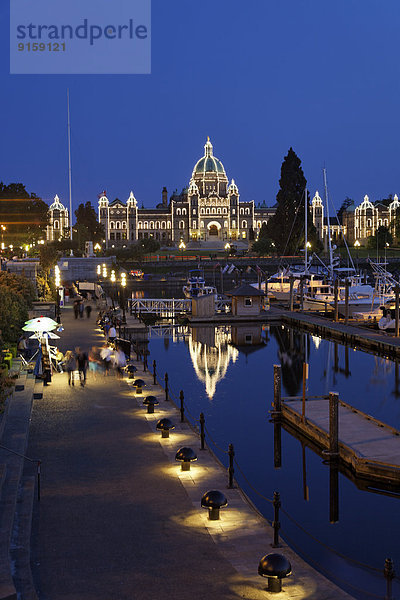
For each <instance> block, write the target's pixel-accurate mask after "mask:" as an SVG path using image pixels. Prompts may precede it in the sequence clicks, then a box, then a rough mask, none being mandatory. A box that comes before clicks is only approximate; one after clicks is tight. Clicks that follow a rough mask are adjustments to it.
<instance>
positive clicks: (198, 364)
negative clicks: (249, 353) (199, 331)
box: [189, 330, 239, 399]
mask: <svg viewBox="0 0 400 600" xmlns="http://www.w3.org/2000/svg"><path fill="white" fill-rule="evenodd" d="M230 337H231V336H230V334H228V333H226V332H223V331H218V330H216V333H215V346H208V345H206V344H202V343H201V342H195V341H193V339H192V337H190V338H189V352H190V358H191V359H192V363H193V367H194V370H195V372H196V375H197V377H198V378H199V380H200V381H202V382H203V383H204V384H205V387H206V393H207V396H208V397H209V398H210V399H211V398H212V397H213V396H214V394H215V391H216V388H217V383H218V382H219V381H221V379H224V377H225V375H226V372H227V370H228V366H229V363H230V361H232V362H233V363H235V362H236V360H237V358H238V356H239V351H238V350H237V349H236V348H234V347H233V346H231V345H230V344H229V342H230Z"/></svg>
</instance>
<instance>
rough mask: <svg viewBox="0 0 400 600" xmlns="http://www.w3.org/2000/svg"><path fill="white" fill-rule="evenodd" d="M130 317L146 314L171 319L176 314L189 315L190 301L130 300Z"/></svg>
mask: <svg viewBox="0 0 400 600" xmlns="http://www.w3.org/2000/svg"><path fill="white" fill-rule="evenodd" d="M130 309H131V315H135V314H139V313H148V314H153V315H159V316H160V317H171V316H174V315H177V314H182V313H186V314H187V313H190V312H191V311H192V301H191V300H190V299H188V298H165V299H164V300H162V299H160V298H143V299H142V298H132V299H131V300H130Z"/></svg>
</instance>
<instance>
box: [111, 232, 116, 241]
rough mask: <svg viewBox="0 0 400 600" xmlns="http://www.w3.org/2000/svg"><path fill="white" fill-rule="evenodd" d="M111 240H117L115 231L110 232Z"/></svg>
mask: <svg viewBox="0 0 400 600" xmlns="http://www.w3.org/2000/svg"><path fill="white" fill-rule="evenodd" d="M110 240H115V233H114V232H112V233H110Z"/></svg>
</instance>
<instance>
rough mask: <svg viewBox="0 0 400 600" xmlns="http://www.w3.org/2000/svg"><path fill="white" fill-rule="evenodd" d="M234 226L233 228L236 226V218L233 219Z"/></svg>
mask: <svg viewBox="0 0 400 600" xmlns="http://www.w3.org/2000/svg"><path fill="white" fill-rule="evenodd" d="M232 227H233V228H235V227H236V221H235V219H233V221H232Z"/></svg>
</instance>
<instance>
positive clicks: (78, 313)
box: [74, 298, 92, 319]
mask: <svg viewBox="0 0 400 600" xmlns="http://www.w3.org/2000/svg"><path fill="white" fill-rule="evenodd" d="M85 312H86V316H87V318H88V319H89V318H90V313H91V312H92V307H91V306H90V304H88V303H85V302H84V300H83V298H82V299H78V298H77V299H76V300H74V315H75V319H77V318H78V317H80V318H81V319H83V315H84V313H85Z"/></svg>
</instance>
